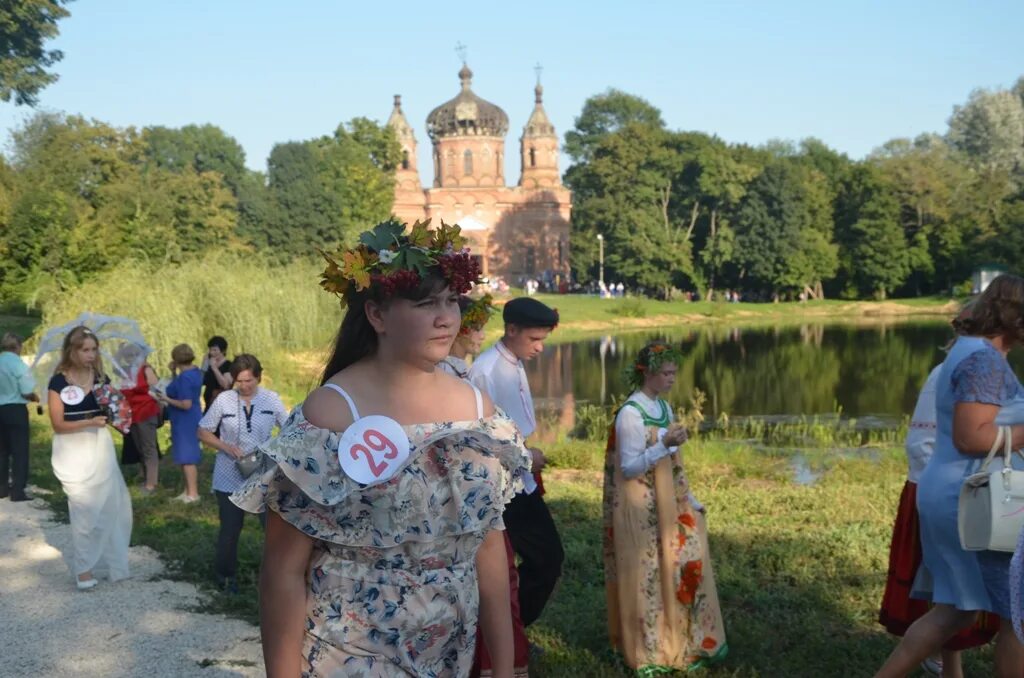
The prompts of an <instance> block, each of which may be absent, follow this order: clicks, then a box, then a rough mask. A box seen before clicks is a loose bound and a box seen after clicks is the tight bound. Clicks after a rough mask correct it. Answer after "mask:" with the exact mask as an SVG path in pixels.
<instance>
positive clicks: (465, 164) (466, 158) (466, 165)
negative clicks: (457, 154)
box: [462, 149, 473, 176]
mask: <svg viewBox="0 0 1024 678" xmlns="http://www.w3.org/2000/svg"><path fill="white" fill-rule="evenodd" d="M462 173H463V174H464V175H466V176H469V175H470V174H472V173H473V151H471V150H469V149H466V152H465V153H463V154H462Z"/></svg>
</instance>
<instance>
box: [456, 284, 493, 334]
mask: <svg viewBox="0 0 1024 678" xmlns="http://www.w3.org/2000/svg"><path fill="white" fill-rule="evenodd" d="M497 310H498V308H497V307H496V306H495V305H494V297H492V296H491V295H489V294H485V295H484V296H482V297H480V298H479V299H474V300H473V303H472V304H470V305H469V306H468V307H467V308H466V310H465V311H464V312H463V314H462V324H461V325H460V326H459V334H469V333H470V332H476V331H478V330H482V329H483V328H484V325H486V324H487V321H488V320H490V319H491V316H492V315H494V312H495V311H497Z"/></svg>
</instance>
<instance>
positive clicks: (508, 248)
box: [387, 64, 572, 285]
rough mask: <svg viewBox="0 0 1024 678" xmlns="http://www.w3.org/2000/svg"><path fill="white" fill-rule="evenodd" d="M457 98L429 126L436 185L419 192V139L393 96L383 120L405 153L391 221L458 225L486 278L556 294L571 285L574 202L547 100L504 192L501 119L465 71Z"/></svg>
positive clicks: (536, 112)
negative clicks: (528, 283) (551, 288)
mask: <svg viewBox="0 0 1024 678" xmlns="http://www.w3.org/2000/svg"><path fill="white" fill-rule="evenodd" d="M459 81H460V83H461V90H460V91H459V93H458V95H456V96H455V98H453V99H451V100H450V101H447V102H445V103H443V104H441V105H440V106H438V107H437V108H435V109H434V110H433V111H431V112H430V115H428V116H427V136H428V137H429V138H430V143H431V145H432V152H431V158H432V163H431V164H432V165H433V167H432V170H433V173H434V180H433V184H432V185H431V187H430V188H424V187H423V185H422V183H421V181H420V175H419V171H418V169H417V167H416V135H415V133H414V132H413V128H412V126H411V125H410V124H409V121H408V120H407V119H406V117H405V114H404V113H403V112H402V100H401V96H399V95H396V96H395V103H394V109H393V110H392V111H391V117H390V118H389V119H388V123H387V124H388V126H390V127H391V128H392V129H393V130H394V131H395V134H396V136H397V137H398V141H399V143H400V144H401V146H402V163H401V165H400V166H399V167H398V169H397V171H396V173H395V204H394V207H393V212H394V214H395V216H396V217H398V218H399V219H401V220H402V221H406V222H408V223H413V222H414V221H417V220H424V219H431V220H432V224H431V225H432V226H437V225H439V224H440V222H441V221H442V220H443V221H444V222H445V223H449V224H459V225H460V226H461V227H462V232H463V234H464V235H465V236H466V237H467V238H468V239H469V241H470V247H471V248H472V250H473V253H474V255H477V256H479V257H480V261H481V264H482V266H483V270H484V275H485V276H487V277H492V278H493V277H496V276H497V277H501V278H503V279H504V280H505V281H506V282H508V283H509V284H511V285H521V284H522V282H523V281H524V280H526V279H530V278H533V279H536V280H540V281H543V282H548V283H549V284H552V285H558V284H559V283H564V282H566V281H567V280H568V275H569V216H570V211H571V208H572V195H571V194H570V192H569V190H568V189H566V188H565V187H564V186H563V185H562V180H561V175H560V174H559V172H558V137H557V136H556V134H555V128H554V126H553V125H552V124H551V121H550V120H549V119H548V116H547V113H546V112H545V110H544V103H543V94H544V90H543V88H542V87H541V85H540V83H539V82H538V83H537V87H536V88H535V90H534V95H535V99H534V107H533V111H532V112H531V113H530V117H529V119H528V120H527V121H526V124H525V125H524V126H523V133H522V136H521V137H520V138H519V157H520V163H521V170H520V176H519V182H518V183H517V184H516V185H515V186H508V185H506V183H505V135H506V134H507V133H508V130H509V118H508V115H507V114H506V113H505V111H503V110H502V109H501V108H500V107H499V106H497V105H495V104H492V103H491V102H489V101H486V100H484V99H482V98H480V97H479V96H478V95H477V94H476V93H475V92H474V91H473V88H472V84H473V72H472V71H471V70H470V69H469V67H468V66H467V65H465V64H463V66H462V69H461V70H460V71H459Z"/></svg>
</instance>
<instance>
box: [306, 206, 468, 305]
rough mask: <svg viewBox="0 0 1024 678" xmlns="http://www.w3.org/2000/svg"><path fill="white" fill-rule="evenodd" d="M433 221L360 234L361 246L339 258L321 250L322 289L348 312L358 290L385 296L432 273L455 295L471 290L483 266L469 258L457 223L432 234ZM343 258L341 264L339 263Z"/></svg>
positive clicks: (382, 226)
mask: <svg viewBox="0 0 1024 678" xmlns="http://www.w3.org/2000/svg"><path fill="white" fill-rule="evenodd" d="M429 226H430V220H429V219H428V220H426V221H417V222H416V223H415V224H413V225H412V229H411V230H410V231H409V232H408V233H406V232H405V228H406V225H405V224H402V223H399V222H398V221H396V220H394V219H390V220H388V221H384V222H381V223H379V224H377V225H376V226H374V227H373V230H370V231H364V232H363V233H360V234H359V244H358V245H356V246H355V247H353V248H350V249H347V250H341V251H340V252H339V253H338V257H337V259H335V258H334V257H332V256H331V255H329V254H327V253H326V252H324V251H323V250H318V251H319V252H320V254H321V255H323V257H324V259H326V260H327V268H326V269H324V272H323V273H322V274H321V275H320V278H321V279H320V286H321V287H323V288H324V289H325V290H327V291H328V292H330V293H332V294H336V295H338V297H339V298H340V299H341V306H342V308H344V307H345V306H346V305H347V304H348V302H349V301H350V298H349V297H350V296H351V294H352V293H353V291H354V292H361V291H363V290H366V289H369V288H370V287H371V286H375V287H378V288H379V289H380V291H382V292H383V293H384V296H385V297H390V296H393V295H395V294H397V293H401V292H407V291H410V290H414V289H416V288H417V287H419V285H420V283H421V282H423V278H424V277H425V276H427V275H428V274H430V273H436V274H437V275H440V276H441V277H442V278H444V280H445V281H446V282H447V283H448V287H449V288H450V289H451V290H452V291H453V292H455V293H457V294H465V293H466V292H468V291H469V290H471V289H473V285H475V284H477V283H478V282H479V279H480V272H481V271H480V264H479V262H478V261H477V260H475V259H473V257H471V256H470V255H469V248H468V247H466V246H465V244H466V239H465V238H464V237H462V235H461V233H462V229H461V228H459V226H458V225H457V224H455V225H448V224H446V223H444V222H443V221H442V222H441V227H440V228H436V229H434V230H430V228H429ZM339 259H340V263H339V261H338V260H339Z"/></svg>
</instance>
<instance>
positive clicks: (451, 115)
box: [427, 64, 508, 141]
mask: <svg viewBox="0 0 1024 678" xmlns="http://www.w3.org/2000/svg"><path fill="white" fill-rule="evenodd" d="M459 80H460V81H461V82H462V91H461V92H459V95H458V96H457V97H455V98H454V99H452V100H451V101H447V102H445V103H443V104H441V105H440V106H438V107H437V108H435V109H434V110H432V111H431V112H430V115H428V116H427V134H429V135H430V138H431V139H433V140H435V141H436V140H437V139H439V138H443V137H465V136H489V137H502V136H505V133H506V132H508V115H506V114H505V111H503V110H501V108H500V107H499V106H497V105H495V104H492V103H491V102H489V101H485V100H484V99H481V98H480V97H478V96H477V95H476V94H475V93H474V92H473V89H472V87H471V85H472V82H473V71H471V70H469V66H467V65H465V64H463V65H462V69H461V70H460V71H459Z"/></svg>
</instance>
